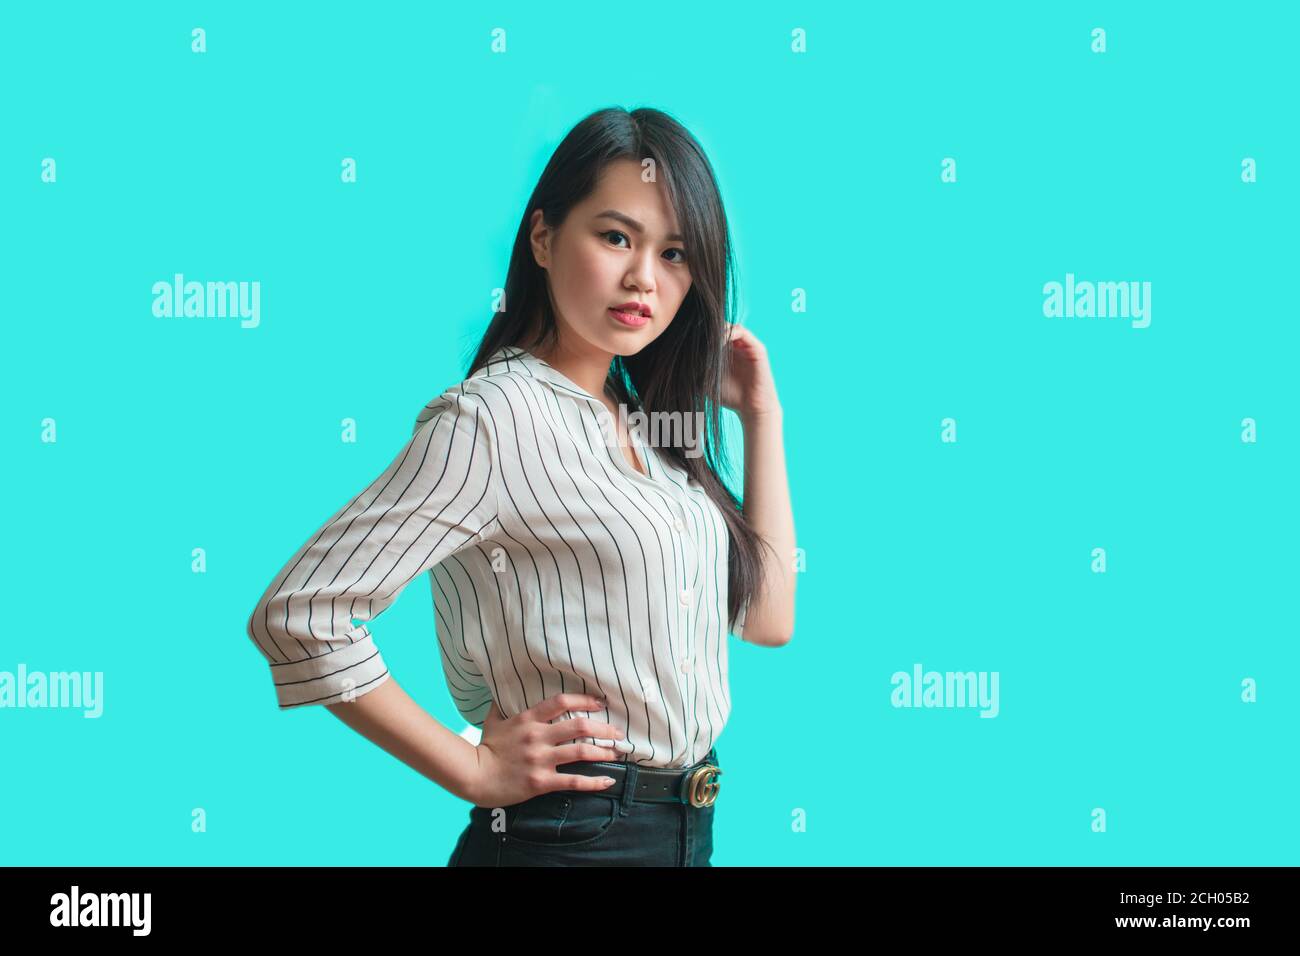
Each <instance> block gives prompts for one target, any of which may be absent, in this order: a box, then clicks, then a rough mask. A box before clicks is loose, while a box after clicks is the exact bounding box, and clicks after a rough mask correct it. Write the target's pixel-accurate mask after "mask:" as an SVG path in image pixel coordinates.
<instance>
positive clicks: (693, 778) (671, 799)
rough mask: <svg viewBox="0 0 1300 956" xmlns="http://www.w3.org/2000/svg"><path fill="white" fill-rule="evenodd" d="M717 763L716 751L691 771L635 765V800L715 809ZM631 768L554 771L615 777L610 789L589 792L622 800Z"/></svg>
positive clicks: (597, 763) (567, 766) (586, 766)
mask: <svg viewBox="0 0 1300 956" xmlns="http://www.w3.org/2000/svg"><path fill="white" fill-rule="evenodd" d="M717 760H718V752H717V750H716V749H714V750H710V751H709V753H708V756H706V757H705V758H704V759H703V760H701V761H700V762H699V763H696V764H692V765H691V766H689V767H642V766H641V765H640V764H632V765H631V766H632V767H634V768H635V769H636V788H635V792H634V793H633V794H632V799H633V800H639V801H641V802H642V803H688V804H690V805H691V806H693V807H708V806H712V805H713V803H714V801H715V800H717V799H718V790H719V788H720V787H721V786H722V784H720V783H719V782H718V779H717V778H718V777H720V776H722V770H721V769H719V767H718V764H717ZM628 767H629V765H628V764H627V763H626V762H623V761H617V760H578V761H575V762H574V763H562V764H560V765H559V766H558V767H556V768H555V771H556V773H580V774H584V775H586V776H588V777H613V778H614V782H613V783H612V784H611V785H610V786H608V787H605V788H603V789H601V790H591V791H586V792H588V793H601V794H605V795H607V796H611V797H622V796H623V792H624V790H626V789H627V776H628Z"/></svg>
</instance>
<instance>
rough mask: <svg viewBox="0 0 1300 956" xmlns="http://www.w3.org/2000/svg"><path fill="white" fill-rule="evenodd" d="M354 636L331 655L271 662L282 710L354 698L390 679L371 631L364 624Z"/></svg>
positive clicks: (334, 702)
mask: <svg viewBox="0 0 1300 956" xmlns="http://www.w3.org/2000/svg"><path fill="white" fill-rule="evenodd" d="M354 636H355V637H356V640H354V641H353V642H352V643H351V644H348V645H347V646H346V647H340V648H339V649H338V650H336V651H330V652H329V653H328V654H322V655H320V656H319V657H309V658H307V659H306V660H303V661H292V662H289V663H283V664H272V665H271V677H272V679H273V680H274V682H275V694H276V697H277V698H278V699H279V702H280V709H281V710H287V709H289V708H291V707H304V706H306V705H308V704H339V703H343V702H344V700H345V699H346V700H355V699H356V698H357V697H361V696H363V695H365V694H368V693H370V691H372V690H374V689H375V688H376V687H378V686H379V685H380V684H382V683H383V682H384V681H386V680H388V668H387V667H386V666H385V665H384V659H383V657H381V656H380V654H379V648H378V647H376V646H375V642H374V640H373V639H372V638H371V636H370V631H369V630H368V629H367V628H366V627H365V626H364V625H363V626H362V627H361V628H360V630H358V631H357V632H356V634H355V635H354Z"/></svg>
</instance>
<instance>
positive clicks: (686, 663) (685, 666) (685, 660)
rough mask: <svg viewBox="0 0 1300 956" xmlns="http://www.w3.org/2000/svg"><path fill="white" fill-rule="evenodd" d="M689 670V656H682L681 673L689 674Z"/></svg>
mask: <svg viewBox="0 0 1300 956" xmlns="http://www.w3.org/2000/svg"><path fill="white" fill-rule="evenodd" d="M690 672H691V659H690V658H689V657H683V658H682V673H683V674H689V673H690Z"/></svg>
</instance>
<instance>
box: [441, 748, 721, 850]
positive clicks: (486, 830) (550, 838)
mask: <svg viewBox="0 0 1300 956" xmlns="http://www.w3.org/2000/svg"><path fill="white" fill-rule="evenodd" d="M587 762H588V763H590V764H591V765H594V766H602V765H603V764H604V761H587ZM705 763H712V764H713V765H714V766H718V767H720V766H721V764H719V763H718V752H717V748H716V747H715V748H714V749H713V750H711V751H709V754H708V756H706V757H705V758H704V759H703V760H701V761H700V762H699V763H696V764H692V767H699V766H702V765H703V764H705ZM567 766H568V765H567V764H561V765H560V766H559V767H557V768H556V770H557V771H559V772H560V773H564V772H565V767H567ZM617 766H622V767H626V768H627V774H628V775H627V782H626V785H625V787H624V791H623V793H622V794H621V795H620V796H617V797H611V796H609V795H607V794H604V793H601V792H599V791H591V790H553V791H551V792H549V793H543V794H539V795H538V796H536V797H533V798H532V799H531V800H525V801H524V802H523V803H516V804H512V805H511V806H508V807H502V808H500V809H499V810H496V811H494V808H492V807H471V808H470V811H469V826H467V827H465V830H464V831H463V832H462V833H461V835H460V839H459V840H457V841H456V847H455V849H453V850H452V851H451V858H450V859H449V860H448V861H447V865H448V866H712V865H713V864H711V863H710V862H709V857H710V856H712V854H713V811H714V807H713V806H708V807H693V806H691V805H690V804H689V803H645V802H642V801H639V800H638V801H633V800H632V799H631V794H632V792H633V785H634V783H635V778H634V777H633V774H635V773H636V771H637V765H636V764H634V763H620V764H617ZM718 799H719V800H721V799H722V793H721V791H719V793H718ZM501 811H504V812H501ZM494 814H495V819H496V821H497V822H496V824H495V827H494V825H493V820H494Z"/></svg>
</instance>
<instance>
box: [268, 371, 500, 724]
mask: <svg viewBox="0 0 1300 956" xmlns="http://www.w3.org/2000/svg"><path fill="white" fill-rule="evenodd" d="M494 435H495V429H494V428H493V424H492V421H491V414H490V412H489V411H488V409H487V406H486V405H485V404H484V403H483V401H482V399H481V398H480V397H479V396H477V395H474V394H472V393H469V392H466V391H464V390H463V389H462V388H461V387H459V386H458V387H457V388H456V389H453V390H451V391H448V392H445V393H443V394H442V395H441V396H439V397H438V398H436V399H435V400H434V401H432V402H430V403H429V404H428V405H427V406H426V407H425V409H424V411H423V412H421V414H420V417H419V419H418V420H417V422H416V427H415V431H414V434H413V435H412V436H411V439H410V441H408V442H407V443H406V445H405V446H404V447H403V448H402V450H401V451H400V452H399V453H398V455H397V456H396V458H394V459H393V461H392V462H391V463H390V464H389V465H388V467H387V468H386V469H384V471H383V473H382V474H380V475H379V477H377V478H376V479H375V480H374V481H373V482H371V483H370V485H369V486H368V487H367V488H366V489H365V490H364V491H362V492H361V494H359V495H358V496H357V497H356V498H355V499H353V500H352V502H350V503H349V504H348V505H346V506H345V507H344V508H343V509H342V510H341V511H339V512H338V513H337V514H335V515H334V516H333V517H332V518H330V519H329V520H328V521H327V522H325V524H324V525H323V526H322V527H321V528H320V529H319V530H318V531H317V532H316V533H315V534H314V535H313V536H312V537H311V538H310V539H309V540H308V541H307V543H306V544H304V545H303V546H302V547H301V548H299V549H298V551H297V553H295V554H294V556H293V557H292V558H291V559H290V560H289V562H288V563H287V564H286V565H285V566H284V567H283V568H282V569H281V571H280V572H279V573H278V574H277V575H276V576H275V579H274V581H273V582H272V584H271V585H270V587H268V588H267V589H266V591H265V593H264V594H263V595H262V597H261V599H260V600H259V601H258V603H257V606H256V607H255V608H254V609H253V612H252V614H251V615H250V616H249V619H248V625H247V632H248V636H249V638H251V639H252V641H253V643H254V644H255V645H256V646H257V648H258V650H259V651H261V653H262V656H263V657H264V658H266V660H267V662H268V664H269V665H270V668H271V676H272V682H273V684H274V686H275V693H276V697H277V699H278V701H279V705H280V708H281V709H282V710H284V709H289V708H293V707H302V706H306V705H308V704H331V703H340V702H342V701H344V700H351V699H355V698H356V697H360V696H362V695H364V694H367V693H369V692H370V691H372V690H374V689H376V688H377V687H380V686H381V685H382V684H383V683H384V682H385V681H386V680H387V679H388V676H389V675H388V668H387V667H386V666H385V664H384V659H383V657H382V656H381V655H380V653H379V648H378V646H377V645H376V643H375V640H374V636H373V635H372V633H371V630H370V626H369V625H370V624H371V623H373V622H374V620H375V619H376V618H378V617H379V615H380V614H382V613H383V612H384V610H385V609H386V608H388V607H389V606H390V605H392V604H393V603H394V602H395V601H396V600H397V598H398V596H399V595H400V594H401V593H402V591H403V590H405V588H406V586H407V585H408V584H410V583H411V581H413V580H414V579H415V578H417V577H418V576H419V575H420V574H422V573H423V572H425V571H428V570H429V569H431V568H433V567H434V566H435V565H437V564H439V563H440V562H441V561H443V560H444V559H446V558H447V557H449V556H451V555H453V554H456V553H457V552H458V551H461V550H463V549H465V548H468V547H471V546H472V545H474V544H475V543H477V542H478V541H480V540H482V539H483V538H484V537H485V536H486V535H487V534H488V533H490V528H491V526H492V525H493V524H494V523H495V521H496V517H497V490H496V488H497V478H498V465H497V455H496V452H495V448H494V444H495V443H494V439H493V436H494ZM358 622H365V623H358Z"/></svg>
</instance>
